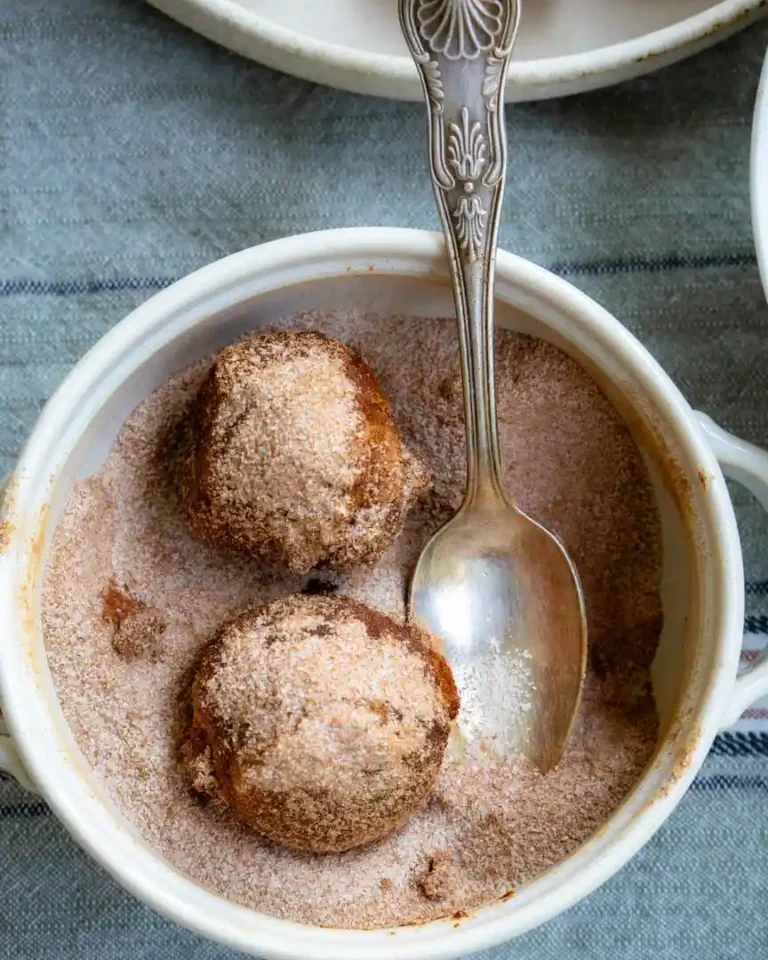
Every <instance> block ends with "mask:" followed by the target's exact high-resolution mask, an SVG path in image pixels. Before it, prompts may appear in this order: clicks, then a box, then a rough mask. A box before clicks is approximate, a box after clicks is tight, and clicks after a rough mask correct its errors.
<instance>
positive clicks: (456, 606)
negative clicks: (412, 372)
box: [400, 0, 587, 771]
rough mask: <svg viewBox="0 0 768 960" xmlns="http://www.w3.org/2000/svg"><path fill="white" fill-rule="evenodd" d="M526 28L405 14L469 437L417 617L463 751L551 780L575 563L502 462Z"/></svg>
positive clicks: (469, 17) (569, 693)
mask: <svg viewBox="0 0 768 960" xmlns="http://www.w3.org/2000/svg"><path fill="white" fill-rule="evenodd" d="M519 17H520V5H519V0H400V22H401V25H402V28H403V33H404V34H405V39H406V42H407V44H408V47H409V49H410V51H411V54H412V56H413V59H414V60H415V61H416V66H417V68H418V71H419V74H420V76H421V81H422V85H423V87H424V95H425V98H426V102H427V114H428V121H429V159H430V169H431V174H432V185H433V187H434V191H435V197H436V199H437V207H438V211H439V214H440V219H441V221H442V225H443V232H444V234H445V239H446V245H447V248H448V260H449V264H450V272H451V281H452V284H453V292H454V299H455V303H456V316H457V318H458V324H459V340H460V345H461V366H462V376H463V381H464V411H465V418H466V435H467V485H466V491H465V494H464V502H463V504H462V506H461V507H460V509H459V511H458V512H457V513H456V515H455V516H454V517H453V518H452V519H451V520H450V521H449V522H448V523H447V524H446V525H445V526H444V527H442V529H440V530H439V531H438V532H437V533H436V534H435V535H434V536H433V537H432V539H431V540H430V541H429V543H427V545H426V547H425V548H424V550H423V551H422V554H421V557H420V558H419V562H418V565H417V567H416V570H415V572H414V575H413V580H412V582H411V587H410V596H409V616H410V617H411V618H413V619H414V620H415V621H416V622H417V623H419V624H421V625H422V626H423V627H425V628H426V629H427V630H430V631H431V632H432V633H433V634H435V635H436V636H437V637H438V638H439V639H440V640H441V641H442V643H443V645H444V653H445V655H446V657H447V658H448V661H449V662H450V664H451V666H452V668H453V670H454V674H455V676H456V680H457V683H458V686H459V690H460V693H461V698H462V706H461V712H460V730H461V731H462V732H463V734H464V737H465V738H473V737H475V736H479V735H482V736H483V737H484V738H486V739H488V738H493V740H495V741H496V745H497V746H498V748H499V749H501V750H502V751H503V752H508V753H517V754H522V755H524V756H525V757H527V758H528V759H529V760H530V761H532V762H533V763H534V764H536V766H537V767H538V768H539V769H541V770H542V771H545V770H548V769H550V768H551V767H553V766H554V765H555V764H556V763H557V762H558V760H559V759H560V757H561V756H562V754H563V751H564V750H565V745H566V741H567V739H568V735H569V732H570V729H571V726H572V724H573V720H574V717H575V714H576V711H577V709H578V705H579V699H580V696H581V686H582V681H583V678H584V670H585V665H586V648H587V628H586V619H585V613H584V599H583V596H582V592H581V585H580V583H579V578H578V574H577V572H576V569H575V568H574V565H573V563H572V562H571V560H570V558H569V557H568V554H567V553H566V551H565V549H564V547H563V546H562V544H561V543H560V541H559V540H557V538H556V537H555V536H553V535H552V534H551V533H549V531H547V530H546V529H545V528H544V527H542V526H541V525H540V524H538V523H536V522H535V521H534V520H532V519H531V518H530V517H528V516H526V515H525V514H524V513H523V512H522V511H521V510H519V509H518V508H517V507H516V506H515V505H514V503H513V501H512V500H511V499H510V497H509V496H508V495H507V494H506V493H505V490H504V483H503V479H502V471H501V465H500V457H499V441H498V433H497V424H496V396H495V385H494V358H493V289H494V272H495V263H496V245H497V237H498V228H499V217H500V212H501V201H502V194H503V191H504V179H505V173H506V160H507V145H506V131H505V126H504V82H505V79H506V73H507V67H508V65H509V59H510V53H511V51H512V46H513V44H514V41H515V37H516V35H517V29H518V25H519Z"/></svg>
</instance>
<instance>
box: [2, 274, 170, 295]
mask: <svg viewBox="0 0 768 960" xmlns="http://www.w3.org/2000/svg"><path fill="white" fill-rule="evenodd" d="M177 279H178V278H177V277H106V278H104V279H101V280H99V279H93V280H32V279H29V278H24V277H20V278H19V279H16V280H0V297H13V296H19V295H25V294H26V295H32V296H43V297H70V296H76V295H78V294H82V293H115V292H120V291H123V290H162V289H163V288H164V287H167V286H169V285H170V284H171V283H173V282H174V281H175V280H177Z"/></svg>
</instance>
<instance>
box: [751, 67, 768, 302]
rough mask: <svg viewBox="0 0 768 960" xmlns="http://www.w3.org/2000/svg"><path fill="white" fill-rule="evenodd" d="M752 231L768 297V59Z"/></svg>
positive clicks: (760, 102) (760, 100)
mask: <svg viewBox="0 0 768 960" xmlns="http://www.w3.org/2000/svg"><path fill="white" fill-rule="evenodd" d="M750 192H751V198H752V228H753V230H754V232H755V249H756V250H757V262H758V265H759V267H760V276H761V278H762V280H763V288H764V289H765V293H766V296H768V56H766V58H765V63H764V64H763V72H762V75H761V77H760V85H759V87H758V89H757V99H756V100H755V117H754V122H753V125H752V159H751V185H750Z"/></svg>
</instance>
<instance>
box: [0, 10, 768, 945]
mask: <svg viewBox="0 0 768 960" xmlns="http://www.w3.org/2000/svg"><path fill="white" fill-rule="evenodd" d="M766 45H768V26H766V25H764V24H763V25H758V26H756V27H754V28H753V29H751V30H750V31H748V32H747V33H745V34H743V35H741V36H739V37H736V38H735V39H733V40H731V41H729V42H727V43H726V44H724V45H722V46H721V47H718V48H717V49H715V50H713V51H711V52H709V53H706V54H704V55H702V56H700V57H699V58H697V59H695V60H693V61H690V62H688V63H685V64H683V65H681V66H678V67H674V68H671V69H669V70H666V71H664V72H662V73H659V74H656V75H654V76H651V77H649V78H647V79H642V80H638V81H635V82H632V83H629V84H626V85H624V86H622V87H619V88H617V89H614V90H610V91H606V92H599V93H595V94H590V95H587V96H582V97H578V98H573V99H569V100H563V101H555V102H550V103H541V104H534V105H524V106H520V107H517V108H515V109H512V110H510V111H509V127H510V143H511V151H510V152H511V164H510V185H509V192H508V202H507V205H506V221H505V224H504V226H503V229H502V243H503V245H504V246H505V247H507V248H508V249H511V250H514V251H516V252H517V253H520V254H522V255H524V256H527V257H529V258H531V259H532V260H534V261H536V262H537V263H540V264H543V265H545V266H547V267H549V268H551V269H554V270H556V271H557V272H558V273H560V274H562V275H563V276H565V277H567V278H568V279H569V280H571V281H572V282H573V283H575V284H576V285H577V286H579V287H581V288H582V289H583V290H585V291H586V292H588V293H589V294H591V295H592V296H594V297H595V298H596V299H597V300H598V301H600V302H601V303H602V304H603V305H604V306H606V307H607V308H608V309H609V310H611V311H612V312H613V313H614V314H615V315H616V316H618V317H619V319H620V320H622V321H623V322H624V323H625V324H626V325H627V326H628V327H629V328H630V329H631V330H632V331H633V332H634V333H635V334H636V335H637V336H638V337H639V338H640V339H641V340H642V341H643V342H644V343H645V344H646V345H647V346H648V347H649V348H650V349H651V351H652V352H653V353H654V354H655V355H656V356H657V357H658V359H659V360H660V361H661V363H662V364H663V365H664V366H665V367H666V369H667V370H668V371H669V373H670V374H671V375H672V377H673V378H674V379H675V380H676V381H677V383H678V384H679V385H680V386H681V388H682V389H683V391H684V392H685V393H686V394H687V396H688V397H689V399H690V400H691V401H692V402H693V403H695V404H696V405H698V406H699V407H701V408H703V409H705V410H707V411H708V412H709V413H710V414H712V415H713V416H714V417H715V418H716V419H717V420H718V421H720V422H721V423H722V424H723V425H725V426H726V427H728V428H729V429H731V430H733V431H735V432H737V433H738V434H740V435H742V436H744V437H746V438H748V439H750V440H752V441H754V442H756V443H761V444H763V445H766V446H768V372H767V371H768V364H767V361H768V337H767V335H766V333H767V329H768V308H766V305H765V300H764V297H763V293H762V289H761V287H760V283H759V279H758V273H757V268H756V264H755V257H754V251H753V245H752V238H751V229H750V219H749V201H748V161H749V132H750V120H751V113H752V104H753V100H754V94H755V89H756V85H757V80H758V76H759V71H760V65H761V61H762V56H763V53H764V50H765V48H766ZM0 78H1V79H2V93H1V97H0V111H1V113H0V123H1V124H2V127H1V129H0V473H2V472H3V471H4V470H6V469H9V468H10V467H11V466H12V464H13V462H14V459H15V457H16V455H17V453H18V451H19V447H20V445H21V444H22V442H23V441H24V438H25V437H26V435H27V433H28V431H29V430H30V428H31V426H32V425H33V423H34V420H35V417H36V415H37V412H38V410H39V409H40V407H41V405H42V404H43V402H44V401H45V399H46V397H47V396H48V395H49V394H50V393H51V391H52V390H53V388H54V387H55V386H56V385H57V384H58V383H59V381H60V380H61V379H62V378H63V377H64V375H65V374H66V373H67V371H68V370H69V368H70V367H71V365H72V364H73V363H74V362H75V361H76V360H77V359H78V358H79V357H80V356H81V355H82V354H83V352H84V351H85V350H86V349H87V348H88V347H89V346H90V345H91V344H93V343H94V342H95V341H96V340H97V339H98V337H99V336H100V335H101V334H102V333H103V332H104V331H105V330H107V329H108V328H109V327H111V326H112V325H113V324H114V323H116V322H117V321H118V320H120V319H121V317H123V316H124V315H125V314H126V313H127V312H128V311H130V310H131V309H132V308H133V307H135V306H136V305H137V304H138V303H140V302H141V301H142V300H144V299H145V298H146V297H147V296H149V295H150V294H152V293H153V292H154V291H156V290H158V289H160V288H161V287H163V286H165V285H166V284H168V283H169V282H170V281H172V280H173V279H175V278H176V277H179V276H181V275H182V274H184V273H186V272H188V271H190V270H192V269H195V268H196V267H199V266H201V265H202V264H205V263H208V262H209V261H211V260H214V259H216V258H218V257H220V256H222V255H224V254H228V253H231V252H233V251H235V250H239V249H241V248H243V247H246V246H250V245H252V244H255V243H259V242H261V241H263V240H269V239H272V238H274V237H280V236H283V235H286V234H291V233H296V232H300V231H304V230H316V229H320V228H324V227H335V226H344V225H355V224H360V225H363V224H369V225H370V224H385V225H386V224H392V225H401V226H414V227H417V226H418V227H434V226H435V225H436V218H435V215H434V213H433V206H432V197H431V194H430V192H429V190H428V186H427V178H426V169H425V161H424V150H423V146H422V122H421V108H420V107H417V106H411V105H404V104H399V103H389V102H385V101H378V100H369V99H364V98H360V97H354V96H350V95H347V94H342V93H337V92H334V91H331V90H326V89H322V88H318V87H314V86H312V85H311V84H308V83H304V82H302V81H298V80H294V79H292V78H289V77H286V76H282V75H279V74H276V73H272V72H270V71H268V70H266V69H263V68H261V67H258V66H256V65H253V64H251V63H248V62H246V61H245V60H241V59H238V58H237V57H235V56H232V55H230V54H228V53H226V52H224V51H223V50H220V49H218V48H216V47H215V46H213V45H212V44H210V43H208V42H206V41H204V40H202V39H200V38H198V37H196V36H195V35H193V34H191V33H189V32H187V31H185V30H184V29H182V28H180V27H178V26H176V25H175V24H174V23H172V22H170V21H168V20H166V19H164V18H163V17H162V16H161V15H159V14H157V13H155V12H153V11H152V10H150V9H148V8H146V7H145V6H144V5H143V4H142V3H140V2H138V0H25V2H23V3H19V2H16V3H13V2H12V0H4V2H2V3H0ZM735 497H736V501H737V507H738V513H739V519H740V524H741V527H742V533H743V536H744V541H745V551H746V556H747V570H748V581H749V585H748V602H749V613H750V619H749V621H748V624H747V628H748V631H749V636H748V637H747V641H748V643H749V644H750V645H751V646H752V647H757V646H759V645H760V643H761V642H762V641H763V639H764V637H763V636H762V635H763V634H765V633H766V632H768V617H766V614H768V522H767V521H766V520H765V518H763V517H762V516H761V514H760V511H759V510H758V509H757V507H756V506H755V505H754V504H753V503H752V502H751V501H750V500H749V499H748V498H747V497H746V496H745V495H743V494H741V493H739V492H738V491H735ZM764 728H765V724H764V721H763V718H762V717H761V716H760V715H758V714H755V715H753V717H752V720H751V721H750V723H748V724H747V725H746V726H743V727H742V728H741V732H736V733H732V734H729V735H726V736H723V737H720V738H718V741H717V743H716V745H715V748H714V750H713V752H712V755H711V757H710V758H709V760H708V761H707V763H706V765H705V767H704V770H703V771H702V773H701V774H700V776H699V778H698V779H697V781H696V782H695V784H694V786H693V788H692V790H691V791H690V793H689V794H688V796H687V797H686V799H685V800H684V802H683V803H682V804H681V806H680V808H679V810H678V811H677V812H676V813H675V815H674V816H673V817H672V818H671V820H670V821H669V823H668V824H667V825H666V826H665V827H664V828H663V829H662V830H661V831H660V833H659V834H658V835H657V837H656V838H655V839H654V840H653V841H652V842H651V843H650V844H649V845H648V846H647V847H646V848H645V849H644V850H643V851H642V852H641V853H640V854H639V855H638V856H637V857H636V858H635V860H634V861H633V862H632V863H631V864H630V865H629V866H628V867H627V868H626V869H625V870H624V871H623V872H622V873H621V874H620V875H619V876H618V877H616V878H615V879H614V880H613V881H611V882H610V883H608V884H607V885H606V886H605V887H604V888H603V889H602V890H600V891H599V892H597V893H596V894H594V895H593V896H592V897H590V898H589V899H588V900H586V901H585V902H583V903H582V904H580V905H579V906H577V907H576V908H575V909H573V910H571V911H570V912H569V913H568V914H566V915H564V916H562V917H560V918H559V919H557V920H556V921H554V922H553V923H551V924H549V925H548V926H546V927H545V928H543V929H540V930H538V931H535V932H533V933H531V934H529V935H528V936H526V937H524V938H523V939H522V940H519V941H517V942H515V943H513V944H511V945H507V946H506V947H502V948H498V949H497V950H495V951H489V952H488V953H486V954H485V955H484V957H485V960H512V958H524V960H544V958H550V957H567V958H576V960H580V958H584V960H587V958H590V960H592V958H622V960H658V958H670V960H672V958H674V960H689V958H690V960H694V958H695V960H730V958H733V960H736V958H738V960H761V958H765V957H766V956H768V914H767V913H766V909H765V892H766V889H767V888H768V734H766V733H765V732H761V729H763V730H764ZM745 731H748V732H745ZM233 956H234V955H233V954H231V953H230V952H229V951H226V950H222V949H219V948H218V947H215V946H213V945H212V944H208V943H206V942H203V941H201V940H198V939H197V938H195V937H194V936H192V935H191V934H189V933H187V932H185V931H182V930H180V929H178V928H177V927H175V926H173V925H172V924H170V923H168V922H166V921H164V920H162V919H160V918H159V917H157V916H155V915H154V914H153V913H151V912H150V911H149V910H147V909H145V908H144V907H142V906H141V905H139V904H138V903H137V902H136V901H134V900H133V899H132V898H131V897H129V896H128V895H127V894H126V893H124V892H123V891H122V890H121V889H120V888H119V887H118V886H117V885H116V884H115V883H114V882H112V880H110V879H109V878H108V877H107V876H105V875H104V874H103V873H102V872H101V871H100V870H99V869H98V868H97V867H95V866H94V865H93V864H92V863H91V862H90V861H89V860H88V858H87V857H86V856H85V855H84V854H82V853H81V852H80V851H79V850H78V849H77V848H76V847H75V845H74V844H73V843H72V842H71V841H70V840H69V838H68V836H67V835H66V834H65V832H64V831H63V830H62V828H61V827H59V825H58V824H57V822H56V821H55V820H54V819H53V817H52V816H51V815H50V814H49V813H48V811H47V809H46V807H45V806H44V804H43V803H42V802H40V801H37V800H35V799H34V798H31V797H30V796H29V795H27V794H24V793H23V792H22V791H21V790H19V789H18V788H17V787H16V786H15V785H14V784H13V783H11V782H10V781H8V780H4V781H2V782H0V957H1V958H3V960H5V958H14V960H16V958H18V960H42V958H44V960H49V958H71V960H118V958H120V960H122V958H131V960H160V958H162V960H166V958H168V960H174V958H177V957H178V958H181V957H184V958H190V960H214V958H215V960H225V958H232V957H233ZM361 960H364V958H361Z"/></svg>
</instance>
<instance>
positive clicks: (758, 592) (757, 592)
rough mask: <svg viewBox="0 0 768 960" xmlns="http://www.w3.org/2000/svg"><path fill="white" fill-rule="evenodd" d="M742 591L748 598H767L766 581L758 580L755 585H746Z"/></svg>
mask: <svg viewBox="0 0 768 960" xmlns="http://www.w3.org/2000/svg"><path fill="white" fill-rule="evenodd" d="M744 589H745V590H746V593H747V596H748V597H765V596H768V580H758V581H757V583H748V584H746V586H745V587H744Z"/></svg>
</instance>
